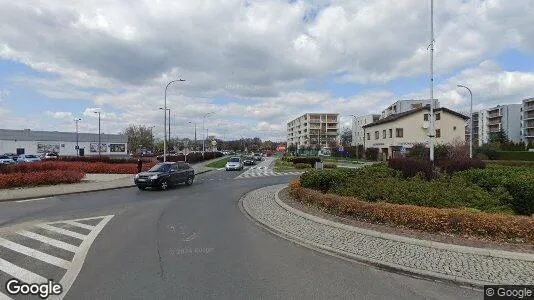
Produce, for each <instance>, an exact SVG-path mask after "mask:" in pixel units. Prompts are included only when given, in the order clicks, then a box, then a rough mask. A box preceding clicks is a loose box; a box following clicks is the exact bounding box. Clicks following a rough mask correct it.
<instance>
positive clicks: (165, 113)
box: [163, 79, 185, 162]
mask: <svg viewBox="0 0 534 300" xmlns="http://www.w3.org/2000/svg"><path fill="white" fill-rule="evenodd" d="M178 81H185V80H184V79H175V80H172V81H169V83H167V86H165V104H164V111H163V115H164V116H165V117H164V119H163V130H164V135H163V162H166V161H167V89H168V88H169V85H171V83H173V82H178Z"/></svg>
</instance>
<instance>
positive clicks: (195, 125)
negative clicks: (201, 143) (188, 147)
mask: <svg viewBox="0 0 534 300" xmlns="http://www.w3.org/2000/svg"><path fill="white" fill-rule="evenodd" d="M187 123H189V124H195V143H194V144H193V145H195V149H196V147H197V122H191V121H189V122H187Z"/></svg>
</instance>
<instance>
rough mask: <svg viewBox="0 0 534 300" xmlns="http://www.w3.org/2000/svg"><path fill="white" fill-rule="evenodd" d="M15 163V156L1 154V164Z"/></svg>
mask: <svg viewBox="0 0 534 300" xmlns="http://www.w3.org/2000/svg"><path fill="white" fill-rule="evenodd" d="M14 163H15V161H14V160H13V158H11V157H9V156H7V155H0V165H11V164H14Z"/></svg>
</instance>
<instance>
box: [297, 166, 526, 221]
mask: <svg viewBox="0 0 534 300" xmlns="http://www.w3.org/2000/svg"><path fill="white" fill-rule="evenodd" d="M300 182H301V184H302V186H303V187H306V188H312V189H316V190H320V191H322V192H323V193H327V192H328V193H333V194H337V195H341V196H352V197H357V198H359V199H360V200H364V201H371V202H373V201H385V202H389V203H396V204H413V205H419V206H428V207H438V208H442V207H450V208H466V207H468V208H474V209H477V210H481V211H485V212H501V213H516V214H522V215H531V214H533V213H534V170H532V169H527V168H515V167H503V166H491V167H488V168H487V169H473V170H467V171H462V172H458V173H456V174H454V175H452V176H450V175H447V174H441V175H440V176H439V177H438V178H436V179H432V180H426V179H425V178H423V177H421V176H415V177H411V178H407V179H405V178H404V177H403V175H402V172H400V171H396V170H393V169H390V168H388V167H387V166H386V165H385V164H376V165H372V166H367V167H363V168H360V169H350V170H349V169H333V170H322V171H309V172H306V173H304V174H303V175H302V176H301V180H300Z"/></svg>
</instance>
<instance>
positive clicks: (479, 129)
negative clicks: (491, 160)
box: [473, 110, 489, 146]
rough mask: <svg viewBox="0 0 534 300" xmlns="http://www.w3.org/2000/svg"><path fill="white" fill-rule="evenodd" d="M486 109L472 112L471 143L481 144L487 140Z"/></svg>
mask: <svg viewBox="0 0 534 300" xmlns="http://www.w3.org/2000/svg"><path fill="white" fill-rule="evenodd" d="M487 123H488V111H486V110H480V111H477V112H473V145H479V146H482V144H485V143H487V142H488V141H489V130H488V124H487Z"/></svg>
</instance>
